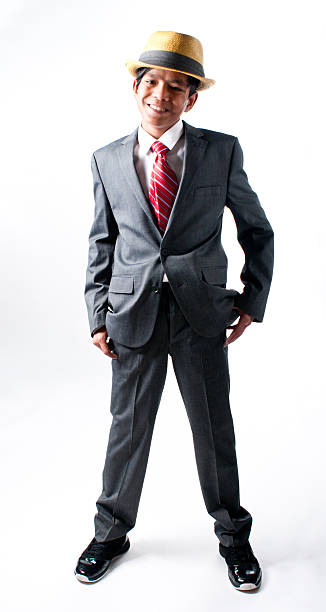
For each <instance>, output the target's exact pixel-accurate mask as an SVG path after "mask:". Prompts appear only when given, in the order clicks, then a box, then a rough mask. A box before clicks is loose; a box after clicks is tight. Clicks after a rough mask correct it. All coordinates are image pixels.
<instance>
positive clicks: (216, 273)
mask: <svg viewBox="0 0 326 612" xmlns="http://www.w3.org/2000/svg"><path fill="white" fill-rule="evenodd" d="M201 271H202V275H203V278H204V279H205V281H206V282H207V283H210V284H211V285H223V284H225V283H226V276H227V269H226V266H213V267H207V268H206V267H203V268H202V269H201Z"/></svg>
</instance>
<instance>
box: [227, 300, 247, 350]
mask: <svg viewBox="0 0 326 612" xmlns="http://www.w3.org/2000/svg"><path fill="white" fill-rule="evenodd" d="M233 308H234V309H235V310H238V311H239V313H240V318H239V322H238V323H237V324H236V325H229V326H228V327H227V328H226V329H233V332H232V333H231V334H230V335H229V336H228V338H227V339H226V341H225V342H224V344H223V346H227V345H228V344H231V342H234V341H235V340H237V339H238V338H240V336H242V334H243V332H244V330H245V329H246V327H248V325H250V323H252V321H253V319H254V317H253V316H251V315H250V314H247V313H246V312H244V310H241V308H238V307H237V306H234V307H233Z"/></svg>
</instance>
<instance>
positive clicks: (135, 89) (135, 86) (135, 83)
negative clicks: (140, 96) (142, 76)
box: [132, 79, 137, 93]
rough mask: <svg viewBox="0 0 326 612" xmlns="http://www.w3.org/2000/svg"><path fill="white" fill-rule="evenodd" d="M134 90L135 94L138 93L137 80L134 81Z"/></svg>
mask: <svg viewBox="0 0 326 612" xmlns="http://www.w3.org/2000/svg"><path fill="white" fill-rule="evenodd" d="M132 88H133V91H134V93H137V81H136V79H134V82H133V84H132Z"/></svg>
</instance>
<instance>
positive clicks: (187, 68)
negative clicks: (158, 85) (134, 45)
mask: <svg viewBox="0 0 326 612" xmlns="http://www.w3.org/2000/svg"><path fill="white" fill-rule="evenodd" d="M138 61H139V62H145V63H146V64H155V65H158V66H162V68H171V70H180V71H181V72H190V73H191V74H196V75H198V76H200V77H204V78H205V73H204V70H203V67H202V65H201V64H200V63H199V62H197V61H196V60H194V59H191V57H186V56H185V55H181V53H174V52H173V51H144V52H143V53H142V54H141V55H140V57H139V60H138Z"/></svg>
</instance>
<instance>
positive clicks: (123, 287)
mask: <svg viewBox="0 0 326 612" xmlns="http://www.w3.org/2000/svg"><path fill="white" fill-rule="evenodd" d="M133 292H134V277H133V276H118V275H116V276H111V282H110V285H109V293H133Z"/></svg>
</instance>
